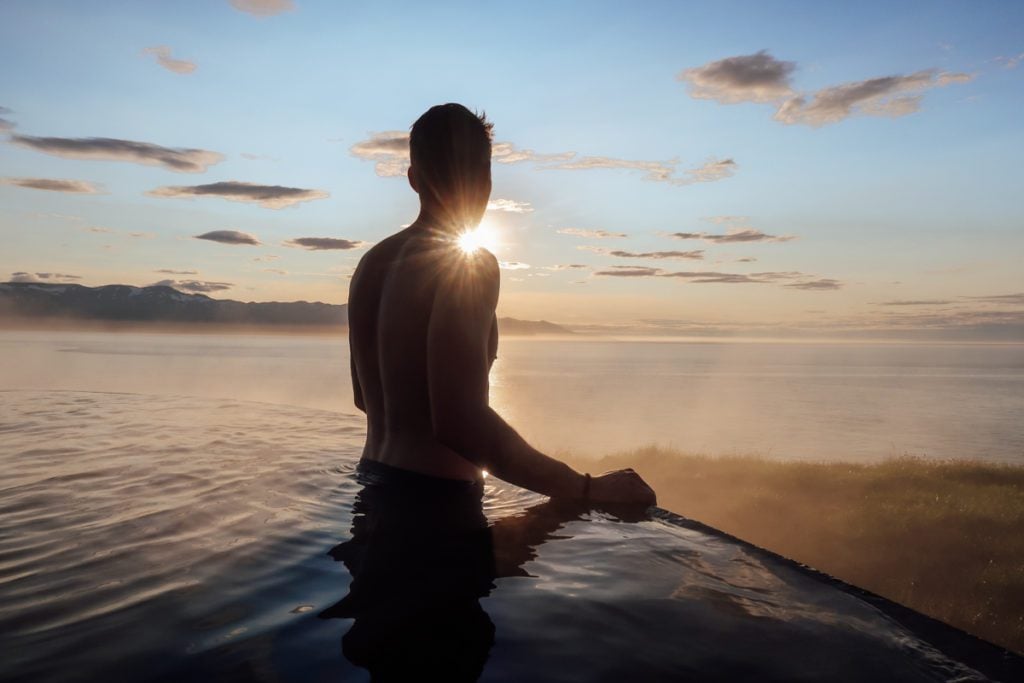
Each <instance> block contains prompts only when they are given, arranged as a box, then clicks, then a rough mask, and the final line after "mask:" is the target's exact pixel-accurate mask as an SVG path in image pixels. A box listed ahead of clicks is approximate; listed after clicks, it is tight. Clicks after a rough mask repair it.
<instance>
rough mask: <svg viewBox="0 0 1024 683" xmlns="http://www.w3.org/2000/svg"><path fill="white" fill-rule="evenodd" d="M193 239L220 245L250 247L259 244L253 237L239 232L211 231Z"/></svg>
mask: <svg viewBox="0 0 1024 683" xmlns="http://www.w3.org/2000/svg"><path fill="white" fill-rule="evenodd" d="M195 239H197V240H207V241H208V242H220V243H221V244H247V245H251V246H256V245H258V244H259V243H260V241H259V240H258V239H256V236H255V235H250V234H249V233H247V232H241V231H239V230H211V231H210V232H204V233H203V234H202V235H195Z"/></svg>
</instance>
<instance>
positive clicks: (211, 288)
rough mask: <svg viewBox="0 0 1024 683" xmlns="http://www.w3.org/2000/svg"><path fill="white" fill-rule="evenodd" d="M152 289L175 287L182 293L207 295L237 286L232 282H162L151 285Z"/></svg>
mask: <svg viewBox="0 0 1024 683" xmlns="http://www.w3.org/2000/svg"><path fill="white" fill-rule="evenodd" d="M149 286H150V287H174V288H175V289H177V290H179V291H182V292H197V293H201V294H205V293H208V292H220V291H223V290H225V289H231V288H232V287H234V286H235V285H234V284H233V283H231V282H209V281H202V280H160V281H159V282H154V283H153V284H151V285H149Z"/></svg>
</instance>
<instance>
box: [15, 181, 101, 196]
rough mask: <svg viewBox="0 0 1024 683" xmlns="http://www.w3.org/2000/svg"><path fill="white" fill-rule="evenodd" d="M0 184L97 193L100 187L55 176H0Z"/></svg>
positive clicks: (49, 190) (55, 190)
mask: <svg viewBox="0 0 1024 683" xmlns="http://www.w3.org/2000/svg"><path fill="white" fill-rule="evenodd" d="M0 185H14V186H15V187H24V188H28V189H30V190H46V191H48V192H70V193H71V194H98V193H99V192H100V187H99V186H98V185H94V184H93V183H89V182H86V181H84V180H59V179H56V178H0Z"/></svg>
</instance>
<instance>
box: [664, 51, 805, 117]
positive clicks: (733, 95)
mask: <svg viewBox="0 0 1024 683" xmlns="http://www.w3.org/2000/svg"><path fill="white" fill-rule="evenodd" d="M794 70H796V63H795V62H785V61H781V60H778V59H775V58H774V57H772V56H771V55H770V54H768V52H767V50H761V51H760V52H755V53H754V54H752V55H741V56H738V57H726V58H725V59H719V60H718V61H715V62H708V63H707V64H705V65H704V66H699V67H696V68H692V69H686V70H684V71H682V72H681V73H680V74H679V75H678V76H677V79H678V80H680V81H683V82H685V83H688V84H689V86H690V96H691V97H695V98H697V99H702V100H715V101H717V102H721V103H723V104H735V103H737V102H773V101H775V100H778V99H781V98H784V97H787V96H789V95H791V94H792V92H793V89H792V87H791V86H790V82H789V79H790V76H791V75H792V74H793V71H794Z"/></svg>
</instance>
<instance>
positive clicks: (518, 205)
mask: <svg viewBox="0 0 1024 683" xmlns="http://www.w3.org/2000/svg"><path fill="white" fill-rule="evenodd" d="M487 210H488V211H504V212H506V213H532V212H533V206H532V205H531V204H530V202H520V201H516V200H515V199H492V200H491V201H489V202H487Z"/></svg>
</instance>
